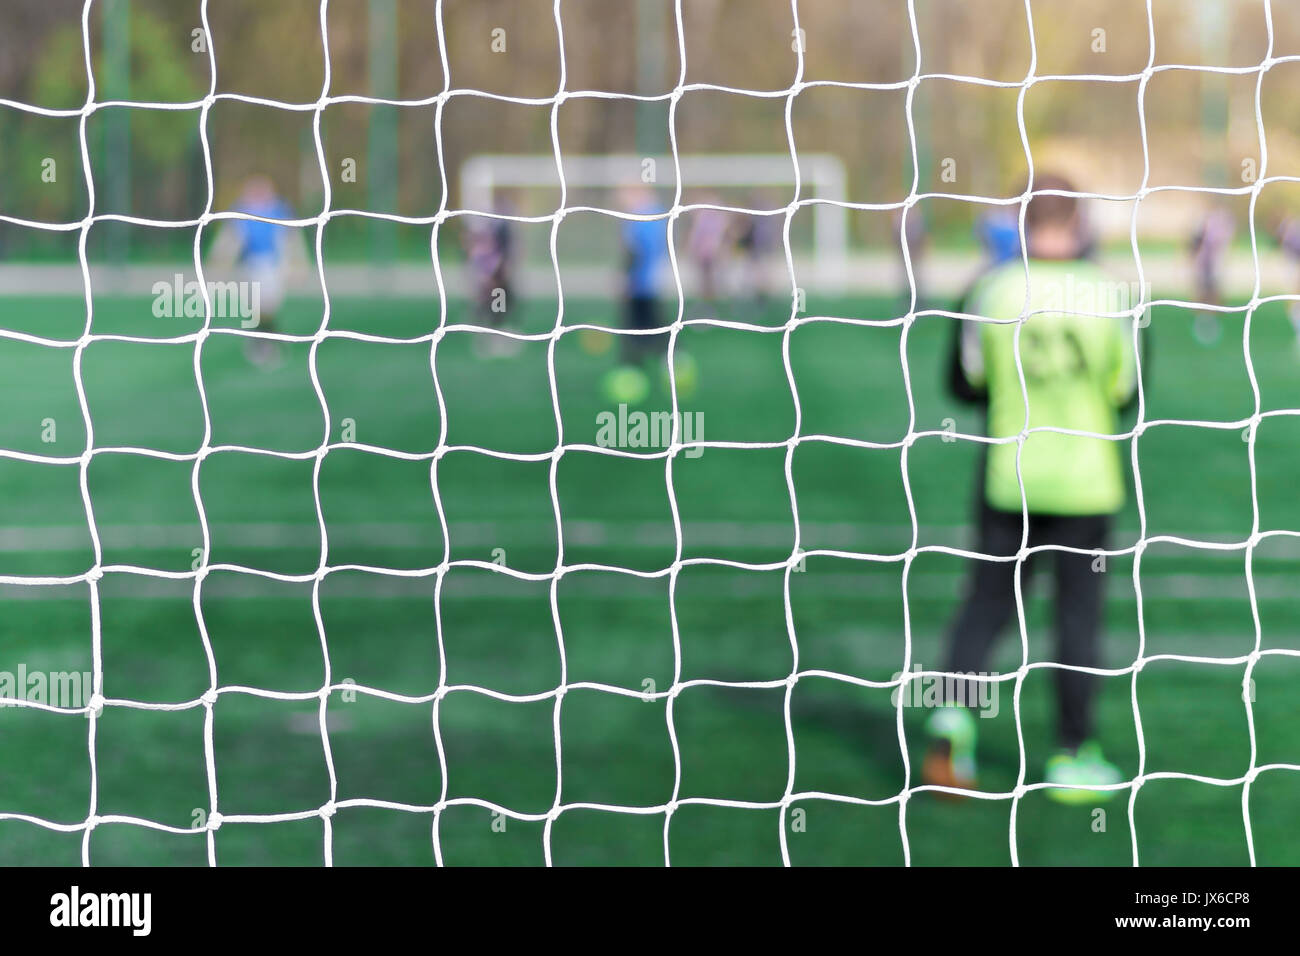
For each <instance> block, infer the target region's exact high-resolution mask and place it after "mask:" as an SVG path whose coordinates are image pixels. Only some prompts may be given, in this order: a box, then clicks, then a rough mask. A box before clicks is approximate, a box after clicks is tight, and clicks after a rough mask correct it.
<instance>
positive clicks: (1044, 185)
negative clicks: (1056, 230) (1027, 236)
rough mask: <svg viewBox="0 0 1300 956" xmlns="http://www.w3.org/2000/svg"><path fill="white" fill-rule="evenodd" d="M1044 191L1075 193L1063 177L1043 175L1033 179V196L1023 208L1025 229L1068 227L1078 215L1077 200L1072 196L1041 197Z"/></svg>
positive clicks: (1070, 184)
mask: <svg viewBox="0 0 1300 956" xmlns="http://www.w3.org/2000/svg"><path fill="white" fill-rule="evenodd" d="M1044 189H1051V190H1058V191H1060V192H1068V193H1072V192H1076V190H1075V188H1074V184H1073V183H1071V182H1070V181H1069V180H1068V179H1066V178H1065V177H1064V176H1057V175H1055V174H1053V173H1045V174H1043V175H1038V176H1035V177H1034V195H1033V196H1031V197H1030V200H1029V204H1028V206H1026V208H1025V229H1026V230H1031V231H1032V230H1033V229H1036V228H1037V227H1039V226H1050V225H1055V226H1068V225H1070V223H1072V222H1073V221H1074V220H1075V217H1076V216H1077V215H1078V213H1079V200H1078V199H1076V198H1075V197H1074V196H1055V195H1048V196H1044V195H1041V191H1042V190H1044Z"/></svg>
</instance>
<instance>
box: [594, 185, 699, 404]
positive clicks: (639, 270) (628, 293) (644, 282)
mask: <svg viewBox="0 0 1300 956" xmlns="http://www.w3.org/2000/svg"><path fill="white" fill-rule="evenodd" d="M621 199H622V202H621V204H622V207H623V208H624V209H626V210H627V211H628V212H630V213H632V214H633V215H637V216H661V215H662V214H663V213H664V212H666V211H667V210H665V209H664V208H663V207H662V206H661V205H660V204H659V202H658V201H657V200H656V199H655V195H654V192H653V191H652V190H651V189H650V188H649V187H647V186H633V187H628V188H627V189H625V190H624V191H623V193H622V196H621ZM623 251H624V255H625V259H624V285H623V311H624V326H625V327H626V328H627V329H630V330H631V329H655V328H661V327H663V326H664V325H665V324H667V323H665V321H664V318H663V310H662V309H661V308H660V305H659V290H660V287H661V282H662V276H663V270H664V267H665V266H666V264H667V262H668V220H667V219H666V218H663V219H629V220H625V221H624V223H623ZM667 349H668V333H666V332H663V333H659V334H655V335H625V336H623V364H622V365H620V366H619V367H618V368H615V369H612V370H611V371H610V372H609V374H607V375H606V376H605V382H604V385H605V392H606V394H607V395H608V396H609V398H610V400H611V401H616V402H619V403H620V404H622V403H626V404H629V405H631V404H636V403H638V402H640V401H642V400H644V399H645V397H646V395H648V394H649V392H650V377H649V375H648V374H647V371H646V366H647V365H649V364H650V363H651V362H652V361H655V360H664V359H666V354H667ZM675 351H676V372H677V384H678V390H679V392H680V391H682V390H685V389H689V388H690V387H691V385H692V384H693V381H694V372H693V369H694V366H693V364H692V363H691V361H690V358H689V356H687V355H685V354H684V353H683V352H682V350H681V349H680V348H679V349H676V350H675ZM663 371H664V374H665V375H666V374H667V365H666V364H665V365H664V369H663Z"/></svg>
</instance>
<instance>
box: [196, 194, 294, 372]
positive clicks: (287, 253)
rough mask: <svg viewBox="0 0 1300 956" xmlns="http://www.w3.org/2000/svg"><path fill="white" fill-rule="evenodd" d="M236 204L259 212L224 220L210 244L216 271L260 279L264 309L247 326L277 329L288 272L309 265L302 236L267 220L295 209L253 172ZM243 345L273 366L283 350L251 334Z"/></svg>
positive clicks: (287, 216)
mask: <svg viewBox="0 0 1300 956" xmlns="http://www.w3.org/2000/svg"><path fill="white" fill-rule="evenodd" d="M233 208H234V211H235V212H239V213H243V214H244V215H247V216H257V217H260V218H258V219H230V220H227V221H226V223H225V225H224V226H223V227H222V229H221V231H220V232H219V233H218V235H217V241H216V244H215V245H214V246H213V248H212V256H211V264H212V269H213V271H214V272H215V273H216V274H222V273H225V274H229V273H230V272H231V271H232V269H234V268H238V270H239V271H240V272H241V273H242V274H243V275H244V277H245V280H244V281H248V282H252V283H254V284H255V285H256V287H257V288H258V295H259V303H260V311H259V314H258V315H256V316H253V317H251V318H250V319H247V320H246V321H245V323H243V324H244V325H245V327H246V328H256V329H258V330H259V331H262V332H274V331H275V319H276V315H277V314H278V313H279V310H280V306H281V304H282V303H283V302H284V295H285V286H286V283H287V280H288V278H289V273H291V272H292V273H300V274H301V273H303V272H305V271H307V259H306V254H305V253H304V251H303V247H302V242H301V241H299V240H298V239H297V238H296V237H295V235H294V232H293V230H292V229H290V228H288V227H286V226H281V225H277V224H276V223H273V222H264V221H263V220H266V219H292V218H294V213H293V209H292V208H291V207H290V206H289V204H288V203H287V202H285V200H283V199H281V198H280V196H279V195H278V194H277V193H276V191H275V186H274V185H273V184H272V182H271V180H270V179H269V178H267V177H266V176H251V177H249V178H248V180H246V181H245V183H244V186H243V189H242V190H241V191H240V194H239V198H238V199H236V200H235V204H234V207H233ZM249 322H251V323H252V324H248V323H249ZM245 351H246V354H247V355H248V358H249V361H251V362H253V363H255V364H257V365H262V366H274V365H276V364H277V363H278V362H279V358H280V351H279V348H278V347H277V344H276V342H275V341H274V340H273V339H264V338H256V337H250V338H248V339H247V344H246V346H245Z"/></svg>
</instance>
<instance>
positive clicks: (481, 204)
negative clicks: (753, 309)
mask: <svg viewBox="0 0 1300 956" xmlns="http://www.w3.org/2000/svg"><path fill="white" fill-rule="evenodd" d="M797 163H798V166H797V170H796V166H795V160H792V158H791V155H790V154H788V153H787V154H761V153H735V154H730V153H707V154H700V153H691V154H682V155H678V156H672V155H661V156H639V155H635V154H630V153H610V154H604V155H570V154H567V153H566V154H563V155H562V157H561V160H560V164H559V166H557V164H556V159H555V156H554V155H553V154H549V155H547V154H539V155H532V156H528V155H517V154H482V155H477V156H472V157H470V158H468V159H466V160H465V162H464V163H463V164H462V166H461V169H460V196H461V205H462V207H463V208H464V209H465V210H468V211H474V210H478V211H484V212H492V211H494V210H496V209H498V203H499V197H501V196H502V195H503V194H508V195H517V194H519V193H520V192H523V193H527V192H529V191H532V192H536V191H538V190H543V189H544V190H548V191H554V189H555V188H556V186H557V185H558V184H559V183H560V181H561V174H562V176H563V182H564V185H565V186H566V188H567V189H568V192H569V197H570V198H569V205H570V206H582V205H587V204H590V205H592V206H595V207H600V208H609V207H612V206H614V205H616V204H615V203H614V202H612V201H611V200H612V197H613V195H614V194H615V192H616V191H617V190H618V189H619V188H621V187H626V186H627V185H629V184H632V183H645V184H648V185H651V186H653V187H654V188H655V189H656V190H657V191H658V192H659V193H660V194H661V195H662V197H663V198H664V200H665V201H671V200H672V199H673V197H674V195H675V194H676V191H677V184H678V182H680V184H681V188H682V191H683V196H684V198H683V199H682V204H681V207H680V209H679V212H681V211H688V210H690V209H691V208H693V205H694V204H696V203H700V202H703V201H704V200H705V199H706V198H708V197H710V196H712V197H714V198H713V200H712V201H713V202H716V203H718V204H723V205H726V206H728V207H730V208H731V209H733V210H734V211H735V212H737V213H741V214H745V215H753V214H760V213H761V214H764V215H766V216H772V217H775V218H776V219H777V220H778V222H781V223H782V224H783V220H784V218H785V214H786V212H787V209H788V207H789V206H790V204H791V201H792V200H793V197H794V189H795V186H796V173H797V174H798V183H799V185H800V189H801V192H800V202H801V206H802V208H804V209H806V210H807V213H808V214H809V215H810V217H811V220H812V225H811V229H799V228H796V229H794V230H793V234H792V239H791V242H792V253H793V254H794V258H795V265H796V267H797V270H798V275H799V276H800V279H801V281H804V280H805V277H806V281H807V283H808V284H809V285H810V286H815V287H818V288H823V289H827V290H833V289H834V288H836V287H837V286H838V285H840V284H842V283H843V281H844V278H845V270H846V269H847V268H848V265H849V228H848V206H847V199H848V196H847V187H846V183H847V174H846V171H845V167H844V161H843V160H842V159H841V158H840V157H838V156H835V155H833V154H830V153H799V154H798V155H797ZM679 170H680V178H679V176H678V172H679ZM756 200H757V201H765V200H771V201H773V202H774V203H775V205H773V206H770V207H756V206H755V205H753V204H754V203H755V201H756ZM603 251H604V252H605V253H606V254H607V253H608V252H609V249H608V246H607V245H606V246H605V248H604V250H603ZM598 255H599V251H593V253H592V256H593V258H595V257H598ZM536 258H537V254H534V260H535V259H536ZM683 260H684V262H683V266H684V268H685V270H686V271H688V272H689V271H690V270H691V269H692V263H691V262H690V260H689V257H685V256H683ZM778 265H779V263H778ZM534 267H535V266H534ZM613 288H615V284H614V283H613V282H611V279H610V270H609V269H608V268H607V267H606V268H604V269H599V268H597V269H595V270H593V269H591V268H588V269H579V270H577V272H576V285H575V291H577V292H580V293H589V292H592V291H596V290H599V291H601V292H603V293H608V292H609V291H611V290H612V289H613Z"/></svg>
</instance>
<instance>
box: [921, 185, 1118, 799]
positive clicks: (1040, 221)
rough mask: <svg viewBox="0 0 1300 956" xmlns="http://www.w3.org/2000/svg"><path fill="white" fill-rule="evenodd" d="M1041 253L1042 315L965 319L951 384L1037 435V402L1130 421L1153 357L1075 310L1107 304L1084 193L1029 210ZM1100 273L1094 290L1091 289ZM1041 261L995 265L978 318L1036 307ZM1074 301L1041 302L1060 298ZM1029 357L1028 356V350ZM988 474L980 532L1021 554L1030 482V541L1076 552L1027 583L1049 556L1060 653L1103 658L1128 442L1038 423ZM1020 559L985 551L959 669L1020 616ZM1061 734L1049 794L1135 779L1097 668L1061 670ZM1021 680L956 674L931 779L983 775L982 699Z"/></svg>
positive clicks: (940, 720)
mask: <svg viewBox="0 0 1300 956" xmlns="http://www.w3.org/2000/svg"><path fill="white" fill-rule="evenodd" d="M1035 184H1036V186H1037V187H1038V188H1039V189H1055V190H1064V191H1073V190H1072V187H1071V186H1070V184H1069V183H1068V182H1066V181H1065V180H1064V179H1060V178H1057V177H1051V176H1039V177H1037V178H1036V181H1035ZM1025 228H1026V238H1027V243H1028V252H1029V266H1028V268H1029V312H1030V313H1032V314H1030V316H1029V318H1028V319H1026V320H1025V321H1024V323H1023V325H1022V326H1021V327H1020V331H1019V346H1018V353H1017V342H1016V335H1017V323H1016V322H1014V321H1012V322H1007V323H1002V324H995V323H992V322H976V321H974V320H963V321H961V322H959V323H958V325H959V331H958V334H957V338H956V339H955V341H954V343H953V351H952V357H951V381H952V387H953V390H954V392H955V393H956V394H957V396H958V397H959V398H961V399H963V400H967V401H976V402H982V403H986V406H987V413H986V414H987V431H988V434H989V436H990V437H992V438H1008V437H1015V436H1018V435H1020V434H1021V430H1022V428H1023V427H1024V425H1025V401H1024V398H1023V397H1022V394H1021V382H1020V374H1019V370H1018V367H1017V365H1018V364H1019V366H1020V368H1023V371H1024V379H1025V387H1026V389H1027V393H1028V411H1029V419H1028V426H1029V428H1031V429H1037V428H1053V429H1069V430H1072V431H1076V432H1088V433H1092V434H1101V435H1108V434H1114V433H1115V432H1117V431H1118V430H1119V429H1118V427H1117V426H1118V416H1119V414H1120V412H1121V410H1122V408H1123V407H1124V406H1125V405H1126V404H1128V403H1129V402H1130V401H1131V400H1132V399H1133V397H1134V395H1135V389H1136V387H1137V361H1136V358H1135V354H1134V350H1133V345H1132V331H1131V325H1130V323H1129V320H1127V319H1124V320H1119V319H1113V318H1100V317H1096V316H1089V315H1079V314H1071V313H1070V311H1069V310H1070V309H1071V308H1072V302H1071V296H1075V295H1077V296H1079V297H1080V298H1079V300H1078V301H1079V307H1080V308H1088V309H1098V306H1097V304H1096V303H1098V302H1102V301H1105V300H1104V298H1102V296H1103V295H1104V289H1105V286H1104V283H1105V282H1106V280H1105V278H1104V277H1103V275H1102V273H1101V271H1100V270H1099V269H1097V268H1096V267H1095V266H1094V265H1092V264H1091V263H1088V262H1085V261H1083V260H1082V259H1081V258H1080V254H1081V249H1082V245H1083V241H1084V239H1083V236H1082V235H1081V233H1080V217H1079V208H1078V202H1077V200H1076V199H1074V198H1071V197H1063V196H1036V197H1035V198H1033V199H1031V201H1030V203H1029V206H1028V209H1027V212H1026V220H1025ZM1089 285H1091V288H1092V291H1093V293H1094V294H1089V291H1088V290H1087V288H1086V287H1087V286H1089ZM1025 305H1026V296H1025V263H1024V261H1022V260H1019V259H1016V260H1013V261H1010V262H1007V263H1005V264H1004V265H1003V266H1001V267H1000V268H998V269H995V270H994V271H993V272H991V273H989V274H988V275H987V276H986V277H985V278H984V280H983V281H982V282H981V283H980V284H979V285H978V286H977V287H976V289H975V290H974V294H973V295H972V297H971V301H970V303H969V305H968V307H967V309H966V311H968V312H969V313H971V314H973V315H979V316H983V317H986V318H991V319H1002V320H1014V319H1016V318H1018V317H1019V316H1020V315H1021V314H1022V310H1024V309H1025ZM1053 308H1054V309H1061V310H1062V311H1060V312H1057V311H1038V310H1047V309H1053ZM1017 354H1018V355H1019V363H1017ZM985 449H986V454H985V457H984V461H983V463H982V467H981V473H980V478H979V482H978V484H979V488H980V497H979V501H978V505H977V507H978V510H979V518H978V543H977V544H976V550H977V551H979V552H981V553H983V554H985V555H991V556H1000V557H1002V558H1004V559H1005V558H1007V557H1014V556H1015V555H1016V554H1017V553H1018V552H1019V550H1020V547H1021V535H1022V531H1023V519H1022V514H1021V509H1022V498H1021V481H1022V479H1023V484H1024V499H1025V502H1026V503H1027V511H1028V522H1029V527H1028V538H1027V542H1028V543H1027V546H1028V547H1029V548H1036V547H1041V546H1056V547H1058V548H1059V547H1065V548H1071V549H1074V550H1072V551H1059V550H1058V551H1047V552H1038V553H1035V554H1033V555H1031V556H1029V557H1028V558H1026V559H1025V561H1024V565H1025V568H1024V572H1023V577H1022V584H1025V585H1027V584H1028V582H1029V575H1030V573H1031V571H1032V569H1033V568H1035V567H1036V566H1037V565H1038V564H1039V563H1042V562H1043V561H1049V562H1051V563H1052V564H1053V566H1054V571H1055V577H1056V594H1055V603H1056V653H1055V654H1054V655H1053V657H1054V661H1055V662H1056V663H1058V664H1064V665H1067V666H1070V667H1083V668H1088V667H1096V666H1098V657H1099V653H1098V643H1099V628H1100V623H1101V619H1102V598H1103V585H1104V576H1103V575H1101V574H1099V573H1095V572H1094V571H1093V567H1092V563H1093V561H1094V559H1095V557H1096V555H1097V554H1098V552H1100V551H1102V550H1103V549H1104V548H1105V547H1106V539H1107V533H1108V530H1109V527H1110V523H1111V518H1112V516H1113V515H1114V514H1115V512H1117V511H1118V510H1119V508H1120V507H1121V505H1122V504H1123V501H1124V495H1125V477H1124V469H1123V466H1122V463H1121V462H1122V459H1121V448H1120V446H1119V444H1118V443H1117V442H1115V441H1111V440H1109V439H1105V438H1091V437H1085V436H1082V435H1071V434H1064V433H1063V432H1061V431H1035V432H1033V433H1032V434H1029V435H1028V437H1027V438H1026V439H1025V441H1024V445H1023V449H1022V450H1020V451H1019V457H1018V454H1017V453H1018V447H1017V443H1016V442H1015V441H1012V442H1010V443H1003V444H997V445H993V446H991V447H990V446H985ZM1015 579H1016V562H1015V561H1008V560H1001V561H991V560H981V561H978V562H977V563H976V564H975V566H974V569H973V573H972V576H971V578H970V581H969V586H968V590H967V594H966V598H965V601H964V603H963V605H962V607H961V609H960V611H959V613H958V615H957V617H956V620H955V621H954V623H953V625H952V629H951V631H950V632H949V636H948V661H947V663H946V664H945V667H944V670H945V671H947V672H949V673H953V674H961V675H970V674H979V673H987V671H988V664H989V662H990V655H991V652H992V649H993V645H994V641H995V639H996V638H997V637H998V635H999V634H1000V633H1001V632H1002V630H1003V629H1004V628H1005V627H1006V625H1007V623H1008V622H1009V621H1010V620H1011V619H1012V617H1013V616H1014V615H1015V613H1016V597H1015ZM1054 673H1055V677H1056V693H1057V716H1058V720H1057V735H1058V740H1059V744H1060V750H1059V751H1058V752H1057V753H1056V754H1055V755H1054V756H1052V757H1051V759H1050V760H1049V761H1048V764H1047V771H1046V780H1047V782H1048V783H1053V784H1058V785H1059V787H1055V788H1052V789H1050V790H1048V794H1049V795H1050V796H1052V797H1054V798H1056V799H1059V800H1063V801H1066V802H1075V801H1083V800H1086V801H1088V802H1095V801H1098V800H1102V799H1105V797H1106V793H1105V792H1094V791H1086V790H1075V789H1068V788H1070V787H1077V786H1080V785H1105V784H1113V783H1117V782H1119V781H1120V779H1121V778H1120V773H1119V770H1118V769H1117V768H1116V767H1115V766H1114V765H1113V764H1111V763H1109V762H1108V761H1107V760H1106V759H1105V758H1104V757H1103V756H1102V752H1101V748H1100V746H1099V745H1098V744H1097V743H1096V741H1095V740H1093V739H1092V737H1093V730H1094V727H1093V716H1092V710H1093V697H1094V691H1095V687H1094V679H1093V677H1092V676H1090V675H1088V674H1085V673H1082V672H1080V671H1078V670H1067V669H1060V668H1058V669H1056V670H1055V671H1054ZM995 688H1001V689H1002V690H1006V689H1008V685H1007V684H1005V683H1003V684H999V685H995V684H990V683H987V682H976V681H970V680H960V679H955V680H954V681H953V682H952V683H951V684H949V686H948V688H947V693H946V694H945V701H946V702H947V703H948V704H949V705H955V706H947V707H941V708H940V709H938V710H936V711H935V713H934V714H933V715H932V716H931V718H930V720H929V722H928V724H927V732H928V735H929V736H930V738H931V740H932V743H931V747H930V751H929V753H928V754H927V756H926V759H925V762H924V764H923V766H922V776H923V778H924V779H925V781H926V782H927V783H930V784H939V785H943V786H953V787H963V788H973V787H974V785H975V781H976V762H975V753H976V737H977V725H978V724H979V721H978V719H976V718H975V717H974V716H973V714H972V712H971V710H970V709H968V708H970V707H974V706H977V705H978V704H979V703H980V694H981V693H983V694H988V693H990V692H992V691H993V690H994V689H995Z"/></svg>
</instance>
